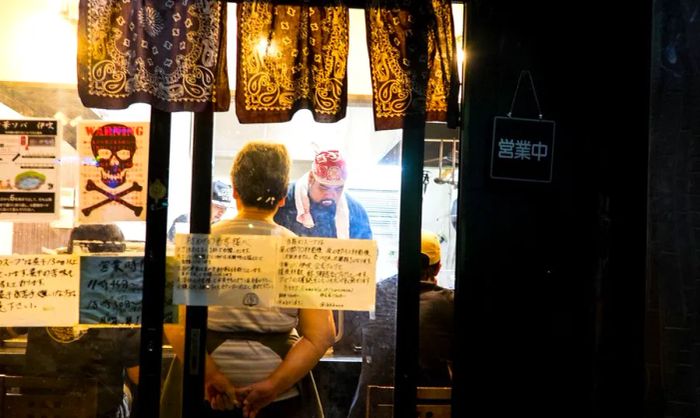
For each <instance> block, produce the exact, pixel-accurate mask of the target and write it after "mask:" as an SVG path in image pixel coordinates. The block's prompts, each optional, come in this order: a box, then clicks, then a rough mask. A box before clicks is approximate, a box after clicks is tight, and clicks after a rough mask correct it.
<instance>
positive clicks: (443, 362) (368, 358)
mask: <svg viewBox="0 0 700 418" xmlns="http://www.w3.org/2000/svg"><path fill="white" fill-rule="evenodd" d="M439 271H440V241H439V239H438V237H437V235H435V234H434V233H432V232H428V231H423V232H422V234H421V279H420V280H421V282H420V308H419V309H420V310H419V324H418V326H419V343H418V349H419V357H418V359H419V360H418V363H419V373H418V382H417V383H418V386H451V381H452V372H451V369H450V368H451V364H452V359H453V349H454V345H453V344H454V292H453V291H452V290H449V289H443V288H442V287H440V286H438V285H437V278H436V277H437V274H438V272H439ZM397 286H398V276H397V275H395V276H393V277H390V278H388V279H385V280H382V281H380V282H379V283H377V303H376V312H375V318H374V319H371V320H370V321H369V322H368V323H367V325H366V326H365V329H364V330H363V333H362V371H361V372H360V378H359V384H358V386H357V390H356V392H355V398H354V399H353V402H352V406H351V407H350V413H349V414H348V416H349V417H350V418H364V417H365V408H366V399H367V386H368V385H379V386H393V385H394V362H395V357H394V353H395V339H396V319H395V315H396V291H397Z"/></svg>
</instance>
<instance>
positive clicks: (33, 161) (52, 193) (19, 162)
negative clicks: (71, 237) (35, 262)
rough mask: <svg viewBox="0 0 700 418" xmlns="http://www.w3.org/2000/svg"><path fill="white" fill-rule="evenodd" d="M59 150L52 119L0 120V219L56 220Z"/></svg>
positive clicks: (56, 124) (58, 187)
mask: <svg viewBox="0 0 700 418" xmlns="http://www.w3.org/2000/svg"><path fill="white" fill-rule="evenodd" d="M60 149H61V144H60V142H59V140H58V123H57V122H56V121H55V120H51V119H46V120H39V119H18V120H10V119H1V120H0V220H7V221H14V222H41V221H50V220H55V219H58V217H59V210H60V205H59V200H58V194H59V192H60V189H61V183H60V177H59V171H60V170H59V169H60V164H59V155H60Z"/></svg>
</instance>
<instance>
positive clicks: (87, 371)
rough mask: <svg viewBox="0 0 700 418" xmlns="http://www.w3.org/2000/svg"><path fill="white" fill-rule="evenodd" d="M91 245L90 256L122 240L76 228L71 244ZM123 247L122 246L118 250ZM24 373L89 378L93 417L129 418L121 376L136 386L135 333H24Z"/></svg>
mask: <svg viewBox="0 0 700 418" xmlns="http://www.w3.org/2000/svg"><path fill="white" fill-rule="evenodd" d="M83 240H84V241H92V242H90V243H89V249H90V252H102V251H114V250H115V249H117V248H119V246H118V245H115V243H118V242H121V241H124V235H123V234H122V231H121V230H120V229H119V228H118V227H117V226H116V225H81V226H78V227H77V228H75V229H73V231H72V232H71V235H70V242H69V244H68V252H69V253H71V252H73V245H74V241H83ZM121 248H123V246H122V247H121ZM28 330H29V331H28V336H27V354H26V366H25V370H26V374H28V375H34V376H46V377H72V378H77V379H84V378H92V379H95V380H96V382H97V417H98V418H107V417H109V418H114V417H118V418H122V417H128V416H129V411H128V409H127V407H126V406H125V404H124V397H125V395H124V389H123V388H124V383H125V382H126V380H125V374H126V376H128V378H129V380H131V382H132V383H134V384H135V383H137V382H138V364H139V343H140V333H139V330H138V329H133V328H88V327H42V328H29V329H28Z"/></svg>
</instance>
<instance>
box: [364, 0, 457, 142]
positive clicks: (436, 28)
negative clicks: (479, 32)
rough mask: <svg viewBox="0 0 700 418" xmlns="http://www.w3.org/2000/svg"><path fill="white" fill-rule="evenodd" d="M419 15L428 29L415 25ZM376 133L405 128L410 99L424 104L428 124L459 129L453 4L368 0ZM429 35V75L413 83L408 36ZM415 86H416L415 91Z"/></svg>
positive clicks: (426, 57)
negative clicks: (442, 123) (433, 123)
mask: <svg viewBox="0 0 700 418" xmlns="http://www.w3.org/2000/svg"><path fill="white" fill-rule="evenodd" d="M417 16H420V20H421V22H424V23H425V25H426V26H421V27H417V26H416V22H417V21H418V19H417V18H416V17H417ZM365 19H366V22H367V47H368V49H369V60H370V66H371V73H372V90H373V102H374V126H375V129H376V130H383V129H397V128H402V127H403V124H404V119H405V117H406V116H407V115H408V112H409V109H410V108H411V106H410V105H411V101H412V100H420V101H424V102H425V111H426V120H427V121H440V122H447V123H448V126H450V127H456V126H457V120H458V116H459V115H458V112H459V108H458V104H457V98H458V94H459V78H458V72H457V71H458V70H457V55H456V49H455V38H454V28H453V22H452V6H451V4H450V1H449V0H420V1H417V0H388V1H387V0H369V1H368V5H367V8H366V9H365ZM420 33H425V36H426V37H427V44H428V48H427V49H428V51H427V54H425V55H424V56H422V57H421V58H420V59H421V60H425V61H427V64H428V65H427V67H428V72H427V73H425V74H418V75H417V77H415V78H416V79H417V80H419V82H418V83H417V84H418V85H417V86H412V85H411V83H412V82H411V63H410V61H409V59H408V56H409V54H408V48H409V45H406V39H407V37H410V35H413V36H415V35H418V34H420ZM412 87H413V88H412Z"/></svg>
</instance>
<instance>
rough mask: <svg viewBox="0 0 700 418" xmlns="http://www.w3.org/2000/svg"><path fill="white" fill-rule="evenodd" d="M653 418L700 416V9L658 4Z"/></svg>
mask: <svg viewBox="0 0 700 418" xmlns="http://www.w3.org/2000/svg"><path fill="white" fill-rule="evenodd" d="M654 3H655V4H654V41H653V49H652V59H653V61H652V83H651V85H652V96H651V98H652V100H651V111H652V116H651V148H650V151H651V155H650V159H649V241H650V246H649V278H648V280H649V281H648V289H649V290H648V294H647V307H648V308H647V324H646V331H647V334H646V335H647V341H646V349H647V351H646V368H647V374H648V376H649V385H648V391H647V399H646V400H647V409H646V412H647V416H649V417H697V416H700V408H699V406H698V405H699V401H700V395H699V393H700V392H699V389H700V349H699V348H698V347H700V346H699V345H698V344H699V343H700V332H699V331H700V330H699V329H698V319H697V315H698V306H699V305H700V299H698V280H699V279H700V4H699V3H698V2H697V1H691V0H656V1H655V2H654Z"/></svg>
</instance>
